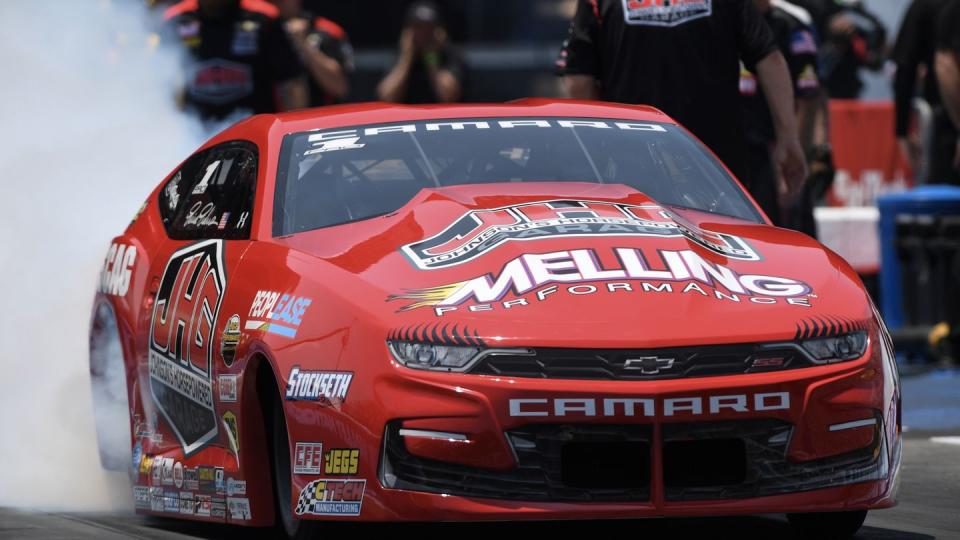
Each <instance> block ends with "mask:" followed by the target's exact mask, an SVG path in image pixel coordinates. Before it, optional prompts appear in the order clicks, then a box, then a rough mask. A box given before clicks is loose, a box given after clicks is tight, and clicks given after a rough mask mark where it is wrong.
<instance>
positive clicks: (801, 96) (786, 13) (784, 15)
mask: <svg viewBox="0 0 960 540" xmlns="http://www.w3.org/2000/svg"><path fill="white" fill-rule="evenodd" d="M755 1H756V4H757V8H758V9H759V10H760V13H761V14H762V15H763V18H764V20H765V21H766V22H767V24H768V25H770V29H771V30H772V31H773V36H774V41H775V42H776V43H777V47H778V48H779V49H780V52H781V53H782V54H783V57H784V58H785V59H786V61H787V67H788V68H789V70H790V78H791V80H792V81H793V91H794V95H795V96H796V101H797V106H796V108H797V121H798V136H799V137H800V141H801V144H802V146H803V148H804V151H805V152H806V153H808V154H809V153H810V150H811V147H812V146H813V143H812V137H813V122H814V118H815V116H816V113H817V107H818V106H819V104H820V102H821V100H820V95H821V90H820V81H819V79H818V78H817V41H816V38H815V34H814V30H813V29H812V28H811V27H810V24H811V23H812V19H811V18H810V14H809V13H807V12H806V11H805V10H803V9H802V8H799V7H797V6H794V5H792V4H789V3H787V2H783V1H778V0H772V1H771V0H755ZM740 95H741V96H742V97H743V116H742V119H743V128H744V133H745V134H746V139H747V147H748V151H749V155H750V172H749V174H748V175H747V177H746V178H744V179H741V180H742V181H743V183H744V185H745V186H746V187H747V190H748V191H750V194H751V195H753V198H754V199H756V201H757V202H758V203H759V204H760V207H761V208H763V211H764V212H765V213H766V214H767V216H768V217H769V218H770V219H771V221H773V222H774V224H776V225H779V226H786V224H787V222H791V221H794V220H792V219H787V216H786V215H784V213H783V212H782V210H783V209H781V208H780V204H779V201H778V189H777V187H778V179H777V173H776V170H775V168H774V165H773V161H772V158H771V155H770V149H771V147H772V146H773V144H774V142H775V141H776V133H775V132H774V128H773V120H772V119H771V118H770V111H769V109H768V108H767V103H766V99H765V97H764V95H763V89H762V88H760V87H759V85H758V84H757V80H756V77H755V75H754V74H753V73H752V72H751V71H750V70H748V69H747V68H746V66H742V67H741V70H740ZM806 191H807V190H806V186H804V193H805V192H806ZM804 206H805V205H804ZM792 213H794V212H791V214H792ZM810 213H811V214H812V208H811V209H810ZM798 230H803V232H806V233H811V232H813V233H815V231H811V230H810V228H809V227H802V228H799V229H798Z"/></svg>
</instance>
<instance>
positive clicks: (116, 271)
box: [97, 242, 137, 296]
mask: <svg viewBox="0 0 960 540" xmlns="http://www.w3.org/2000/svg"><path fill="white" fill-rule="evenodd" d="M136 262H137V246H128V245H127V244H118V243H116V242H115V243H113V244H110V249H108V250H107V256H106V257H105V258H104V260H103V268H102V269H101V270H100V284H99V287H98V289H97V290H99V291H100V292H101V293H103V294H111V295H114V296H125V295H126V294H127V290H128V289H129V288H130V276H131V275H132V273H133V265H134V263H136Z"/></svg>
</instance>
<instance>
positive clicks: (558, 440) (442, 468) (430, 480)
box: [383, 422, 652, 502]
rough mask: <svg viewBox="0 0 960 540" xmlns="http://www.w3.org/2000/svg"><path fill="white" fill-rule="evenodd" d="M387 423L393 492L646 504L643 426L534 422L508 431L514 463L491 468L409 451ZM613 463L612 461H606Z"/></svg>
mask: <svg viewBox="0 0 960 540" xmlns="http://www.w3.org/2000/svg"><path fill="white" fill-rule="evenodd" d="M399 427H400V423H399V422H393V423H391V424H389V425H388V427H387V431H386V434H385V440H384V461H383V466H384V469H383V477H384V478H383V481H384V485H387V486H389V487H392V488H396V489H408V490H415V491H426V492H431V493H447V494H451V495H460V496H466V497H485V498H492V499H514V500H525V501H571V502H623V501H631V502H642V501H649V500H650V476H649V471H650V450H649V449H650V441H651V433H652V428H651V427H650V426H648V425H595V426H590V425H576V426H574V425H536V426H526V427H524V428H522V429H520V430H516V431H510V432H508V433H507V434H506V435H507V438H508V440H509V441H510V444H511V446H512V447H513V449H514V452H515V454H516V456H517V462H518V465H517V467H516V468H514V469H512V470H509V471H491V470H486V469H480V468H476V467H467V466H464V465H458V464H455V463H446V462H441V461H435V460H430V459H423V458H420V457H417V456H414V455H412V454H410V453H409V452H407V450H406V447H405V446H404V443H403V437H401V436H400V434H399ZM611 458H613V459H611Z"/></svg>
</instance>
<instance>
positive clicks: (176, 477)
mask: <svg viewBox="0 0 960 540" xmlns="http://www.w3.org/2000/svg"><path fill="white" fill-rule="evenodd" d="M173 485H175V486H177V488H182V487H183V463H180V462H179V461H178V462H177V463H176V465H174V466H173Z"/></svg>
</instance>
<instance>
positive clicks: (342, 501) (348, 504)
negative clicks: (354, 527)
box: [296, 479, 367, 516]
mask: <svg viewBox="0 0 960 540" xmlns="http://www.w3.org/2000/svg"><path fill="white" fill-rule="evenodd" d="M366 486H367V481H366V480H328V479H321V480H314V481H312V482H310V483H309V484H307V485H306V487H304V488H303V491H301V492H300V497H299V498H298V499H297V507H296V513H297V515H298V516H302V515H304V514H313V515H315V516H359V515H360V507H361V506H362V505H363V491H364V489H366Z"/></svg>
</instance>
